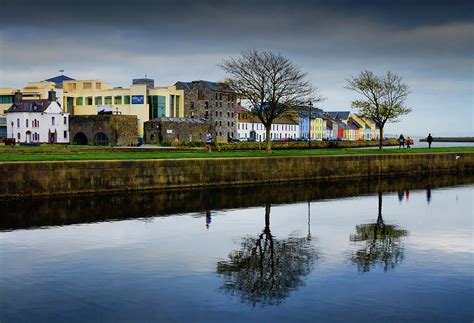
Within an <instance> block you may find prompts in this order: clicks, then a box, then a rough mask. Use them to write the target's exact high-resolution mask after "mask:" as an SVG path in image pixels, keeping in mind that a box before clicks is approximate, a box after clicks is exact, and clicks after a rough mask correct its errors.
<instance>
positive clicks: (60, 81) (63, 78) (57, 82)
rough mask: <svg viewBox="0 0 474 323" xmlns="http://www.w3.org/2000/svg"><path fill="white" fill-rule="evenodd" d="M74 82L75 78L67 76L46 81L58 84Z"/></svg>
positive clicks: (59, 76)
mask: <svg viewBox="0 0 474 323" xmlns="http://www.w3.org/2000/svg"><path fill="white" fill-rule="evenodd" d="M70 80H74V79H73V78H71V77H69V76H66V75H58V76H55V77H52V78H49V79H47V80H45V81H46V82H54V83H56V84H63V82H64V81H70Z"/></svg>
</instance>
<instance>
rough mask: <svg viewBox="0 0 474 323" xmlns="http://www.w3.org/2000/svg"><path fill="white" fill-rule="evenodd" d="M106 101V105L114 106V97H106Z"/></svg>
mask: <svg viewBox="0 0 474 323" xmlns="http://www.w3.org/2000/svg"><path fill="white" fill-rule="evenodd" d="M104 100H105V104H106V105H111V104H112V97H111V96H106V97H105V99H104Z"/></svg>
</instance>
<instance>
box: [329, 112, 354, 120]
mask: <svg viewBox="0 0 474 323" xmlns="http://www.w3.org/2000/svg"><path fill="white" fill-rule="evenodd" d="M326 113H327V114H328V115H329V116H330V117H331V118H333V119H341V120H347V119H349V115H350V114H351V113H350V111H328V112H326Z"/></svg>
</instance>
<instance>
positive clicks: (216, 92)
mask: <svg viewBox="0 0 474 323" xmlns="http://www.w3.org/2000/svg"><path fill="white" fill-rule="evenodd" d="M217 96H218V94H217V92H216V100H217Z"/></svg>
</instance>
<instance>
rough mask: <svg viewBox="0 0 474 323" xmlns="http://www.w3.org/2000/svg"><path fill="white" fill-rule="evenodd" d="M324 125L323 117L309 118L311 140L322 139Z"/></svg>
mask: <svg viewBox="0 0 474 323" xmlns="http://www.w3.org/2000/svg"><path fill="white" fill-rule="evenodd" d="M323 135H324V127H323V118H321V117H314V118H312V119H311V140H323Z"/></svg>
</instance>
